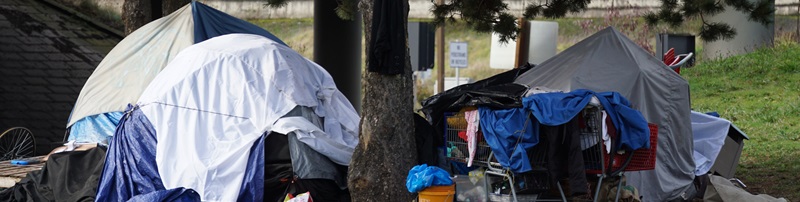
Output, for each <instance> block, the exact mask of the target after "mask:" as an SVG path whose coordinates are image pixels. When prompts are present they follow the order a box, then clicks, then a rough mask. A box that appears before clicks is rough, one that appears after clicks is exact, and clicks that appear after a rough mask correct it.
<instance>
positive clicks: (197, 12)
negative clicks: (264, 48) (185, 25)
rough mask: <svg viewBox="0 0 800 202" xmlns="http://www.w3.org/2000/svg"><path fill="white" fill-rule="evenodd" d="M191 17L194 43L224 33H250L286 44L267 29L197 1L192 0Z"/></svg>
mask: <svg viewBox="0 0 800 202" xmlns="http://www.w3.org/2000/svg"><path fill="white" fill-rule="evenodd" d="M192 17H193V19H194V43H200V42H203V41H205V40H208V39H210V38H214V37H216V36H222V35H226V34H233V33H250V34H255V35H261V36H264V37H267V38H269V39H270V40H272V41H275V42H278V43H279V44H281V45H284V46H286V43H284V42H283V41H281V39H279V38H278V37H276V36H275V35H272V33H269V32H268V31H267V30H264V29H263V28H261V27H258V26H256V25H254V24H250V23H249V22H247V21H244V20H242V19H239V18H236V17H233V16H231V15H228V14H227V13H225V12H222V11H219V10H217V9H214V8H211V7H209V6H206V5H205V4H202V3H198V2H197V1H192Z"/></svg>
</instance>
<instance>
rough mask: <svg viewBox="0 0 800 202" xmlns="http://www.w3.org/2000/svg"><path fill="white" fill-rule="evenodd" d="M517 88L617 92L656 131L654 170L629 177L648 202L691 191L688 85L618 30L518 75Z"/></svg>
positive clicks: (591, 38) (594, 37)
mask: <svg viewBox="0 0 800 202" xmlns="http://www.w3.org/2000/svg"><path fill="white" fill-rule="evenodd" d="M514 82H515V83H519V84H523V85H526V86H528V87H530V88H535V87H544V88H548V89H555V90H561V91H572V90H576V89H588V90H592V91H595V92H606V91H613V92H618V93H620V95H622V96H623V97H625V98H627V99H628V100H630V102H631V106H632V108H633V109H636V110H638V111H640V112H641V113H642V115H643V116H644V117H645V118H646V119H647V121H648V122H650V123H655V124H657V125H658V127H659V129H658V133H659V134H658V153H657V154H656V168H655V170H651V171H637V172H626V176H627V177H628V183H629V184H631V185H633V186H635V187H637V188H639V190H640V191H641V195H642V196H643V197H644V199H645V200H647V201H668V200H671V199H677V198H679V197H681V195H682V194H684V193H685V192H687V191H688V190H689V189H690V188H692V180H693V178H694V169H695V166H694V161H693V159H692V149H693V142H692V131H691V121H690V120H689V118H688V117H689V115H690V102H689V84H688V82H686V80H684V79H683V78H682V77H680V75H678V74H677V73H675V72H674V71H672V70H671V69H669V68H668V67H667V66H666V65H664V64H663V63H662V62H661V61H659V60H658V59H656V58H655V57H653V56H652V55H650V53H648V52H647V51H645V50H643V49H642V48H640V47H639V46H638V45H637V44H636V43H634V42H633V41H631V40H630V39H628V38H627V37H626V36H625V35H623V34H622V33H620V32H619V31H617V30H616V29H614V28H606V29H604V30H602V31H599V32H597V33H596V34H594V35H592V36H589V37H588V38H586V39H584V40H583V41H581V42H578V43H577V44H575V45H573V46H572V47H570V48H568V49H567V50H564V51H562V52H561V53H559V54H558V55H556V56H554V57H552V58H550V59H549V60H547V61H545V62H543V63H541V64H540V65H538V66H536V67H535V68H532V69H531V70H529V71H527V72H525V73H523V74H522V75H520V76H519V77H518V78H516V80H515V81H514Z"/></svg>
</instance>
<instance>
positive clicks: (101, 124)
mask: <svg viewBox="0 0 800 202" xmlns="http://www.w3.org/2000/svg"><path fill="white" fill-rule="evenodd" d="M121 118H122V112H108V113H102V114H98V115H92V116H88V117H86V118H83V119H81V120H80V121H78V122H75V124H74V125H72V127H71V128H70V130H69V139H68V140H67V141H75V142H77V143H92V142H96V143H101V144H105V145H108V143H109V142H110V141H111V137H113V136H112V135H113V134H114V131H116V130H117V125H118V124H119V119H121Z"/></svg>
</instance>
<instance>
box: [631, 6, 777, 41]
mask: <svg viewBox="0 0 800 202" xmlns="http://www.w3.org/2000/svg"><path fill="white" fill-rule="evenodd" d="M680 3H683V4H680ZM661 4H662V5H661V9H659V11H658V12H657V13H653V12H649V13H647V14H645V16H644V18H645V21H646V22H647V23H648V24H649V25H651V26H653V25H657V24H660V23H666V24H669V25H670V26H672V27H676V26H680V25H681V24H683V22H684V20H685V19H687V18H692V17H697V16H699V17H700V19H701V21H702V22H703V25H702V27H701V28H700V33H699V35H700V38H701V39H703V40H704V41H716V40H720V39H723V40H730V39H732V38H733V37H734V36H736V30H735V29H734V28H733V27H731V26H730V25H728V24H725V23H719V22H714V23H709V22H708V21H706V19H705V18H704V16H705V15H716V14H719V13H722V12H724V11H725V6H726V5H727V6H731V7H732V8H734V9H735V10H736V11H739V12H744V13H747V15H748V18H749V20H751V21H754V22H759V23H761V24H764V25H768V24H770V23H772V14H773V13H774V12H775V9H773V5H772V4H773V3H772V0H759V2H757V3H751V2H750V1H749V0H681V2H678V0H661ZM679 6H680V8H678V7H679Z"/></svg>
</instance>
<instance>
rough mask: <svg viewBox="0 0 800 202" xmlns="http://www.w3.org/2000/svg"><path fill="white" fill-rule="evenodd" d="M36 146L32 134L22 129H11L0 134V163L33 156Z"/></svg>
mask: <svg viewBox="0 0 800 202" xmlns="http://www.w3.org/2000/svg"><path fill="white" fill-rule="evenodd" d="M35 149H36V144H35V142H34V139H33V133H31V131H30V130H28V129H27V128H23V127H13V128H11V129H8V130H6V131H5V132H3V133H2V134H0V161H7V160H12V159H20V158H26V157H31V156H33V152H34V151H35Z"/></svg>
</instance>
